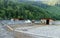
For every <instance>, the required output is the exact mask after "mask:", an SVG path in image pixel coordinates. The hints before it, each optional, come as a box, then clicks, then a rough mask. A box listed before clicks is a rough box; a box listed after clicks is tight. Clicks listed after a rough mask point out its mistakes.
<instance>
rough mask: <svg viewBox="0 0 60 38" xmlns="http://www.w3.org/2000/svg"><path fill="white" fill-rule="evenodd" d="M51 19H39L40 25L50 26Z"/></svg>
mask: <svg viewBox="0 0 60 38" xmlns="http://www.w3.org/2000/svg"><path fill="white" fill-rule="evenodd" d="M53 21H54V20H53V19H51V18H43V19H41V23H42V24H47V25H51V24H52V23H53Z"/></svg>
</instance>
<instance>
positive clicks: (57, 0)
mask: <svg viewBox="0 0 60 38" xmlns="http://www.w3.org/2000/svg"><path fill="white" fill-rule="evenodd" d="M34 1H42V2H43V3H46V4H48V5H55V4H56V3H60V0H34Z"/></svg>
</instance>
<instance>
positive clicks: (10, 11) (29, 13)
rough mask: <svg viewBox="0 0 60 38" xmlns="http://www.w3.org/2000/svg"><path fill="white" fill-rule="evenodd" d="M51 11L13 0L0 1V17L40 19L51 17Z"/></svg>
mask: <svg viewBox="0 0 60 38" xmlns="http://www.w3.org/2000/svg"><path fill="white" fill-rule="evenodd" d="M51 17H52V16H51V13H50V12H48V11H46V10H45V9H43V8H41V7H38V6H34V5H31V4H27V3H26V4H25V3H17V2H13V1H9V0H7V1H4V0H1V1H0V19H11V18H24V19H37V20H38V19H41V18H51Z"/></svg>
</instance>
